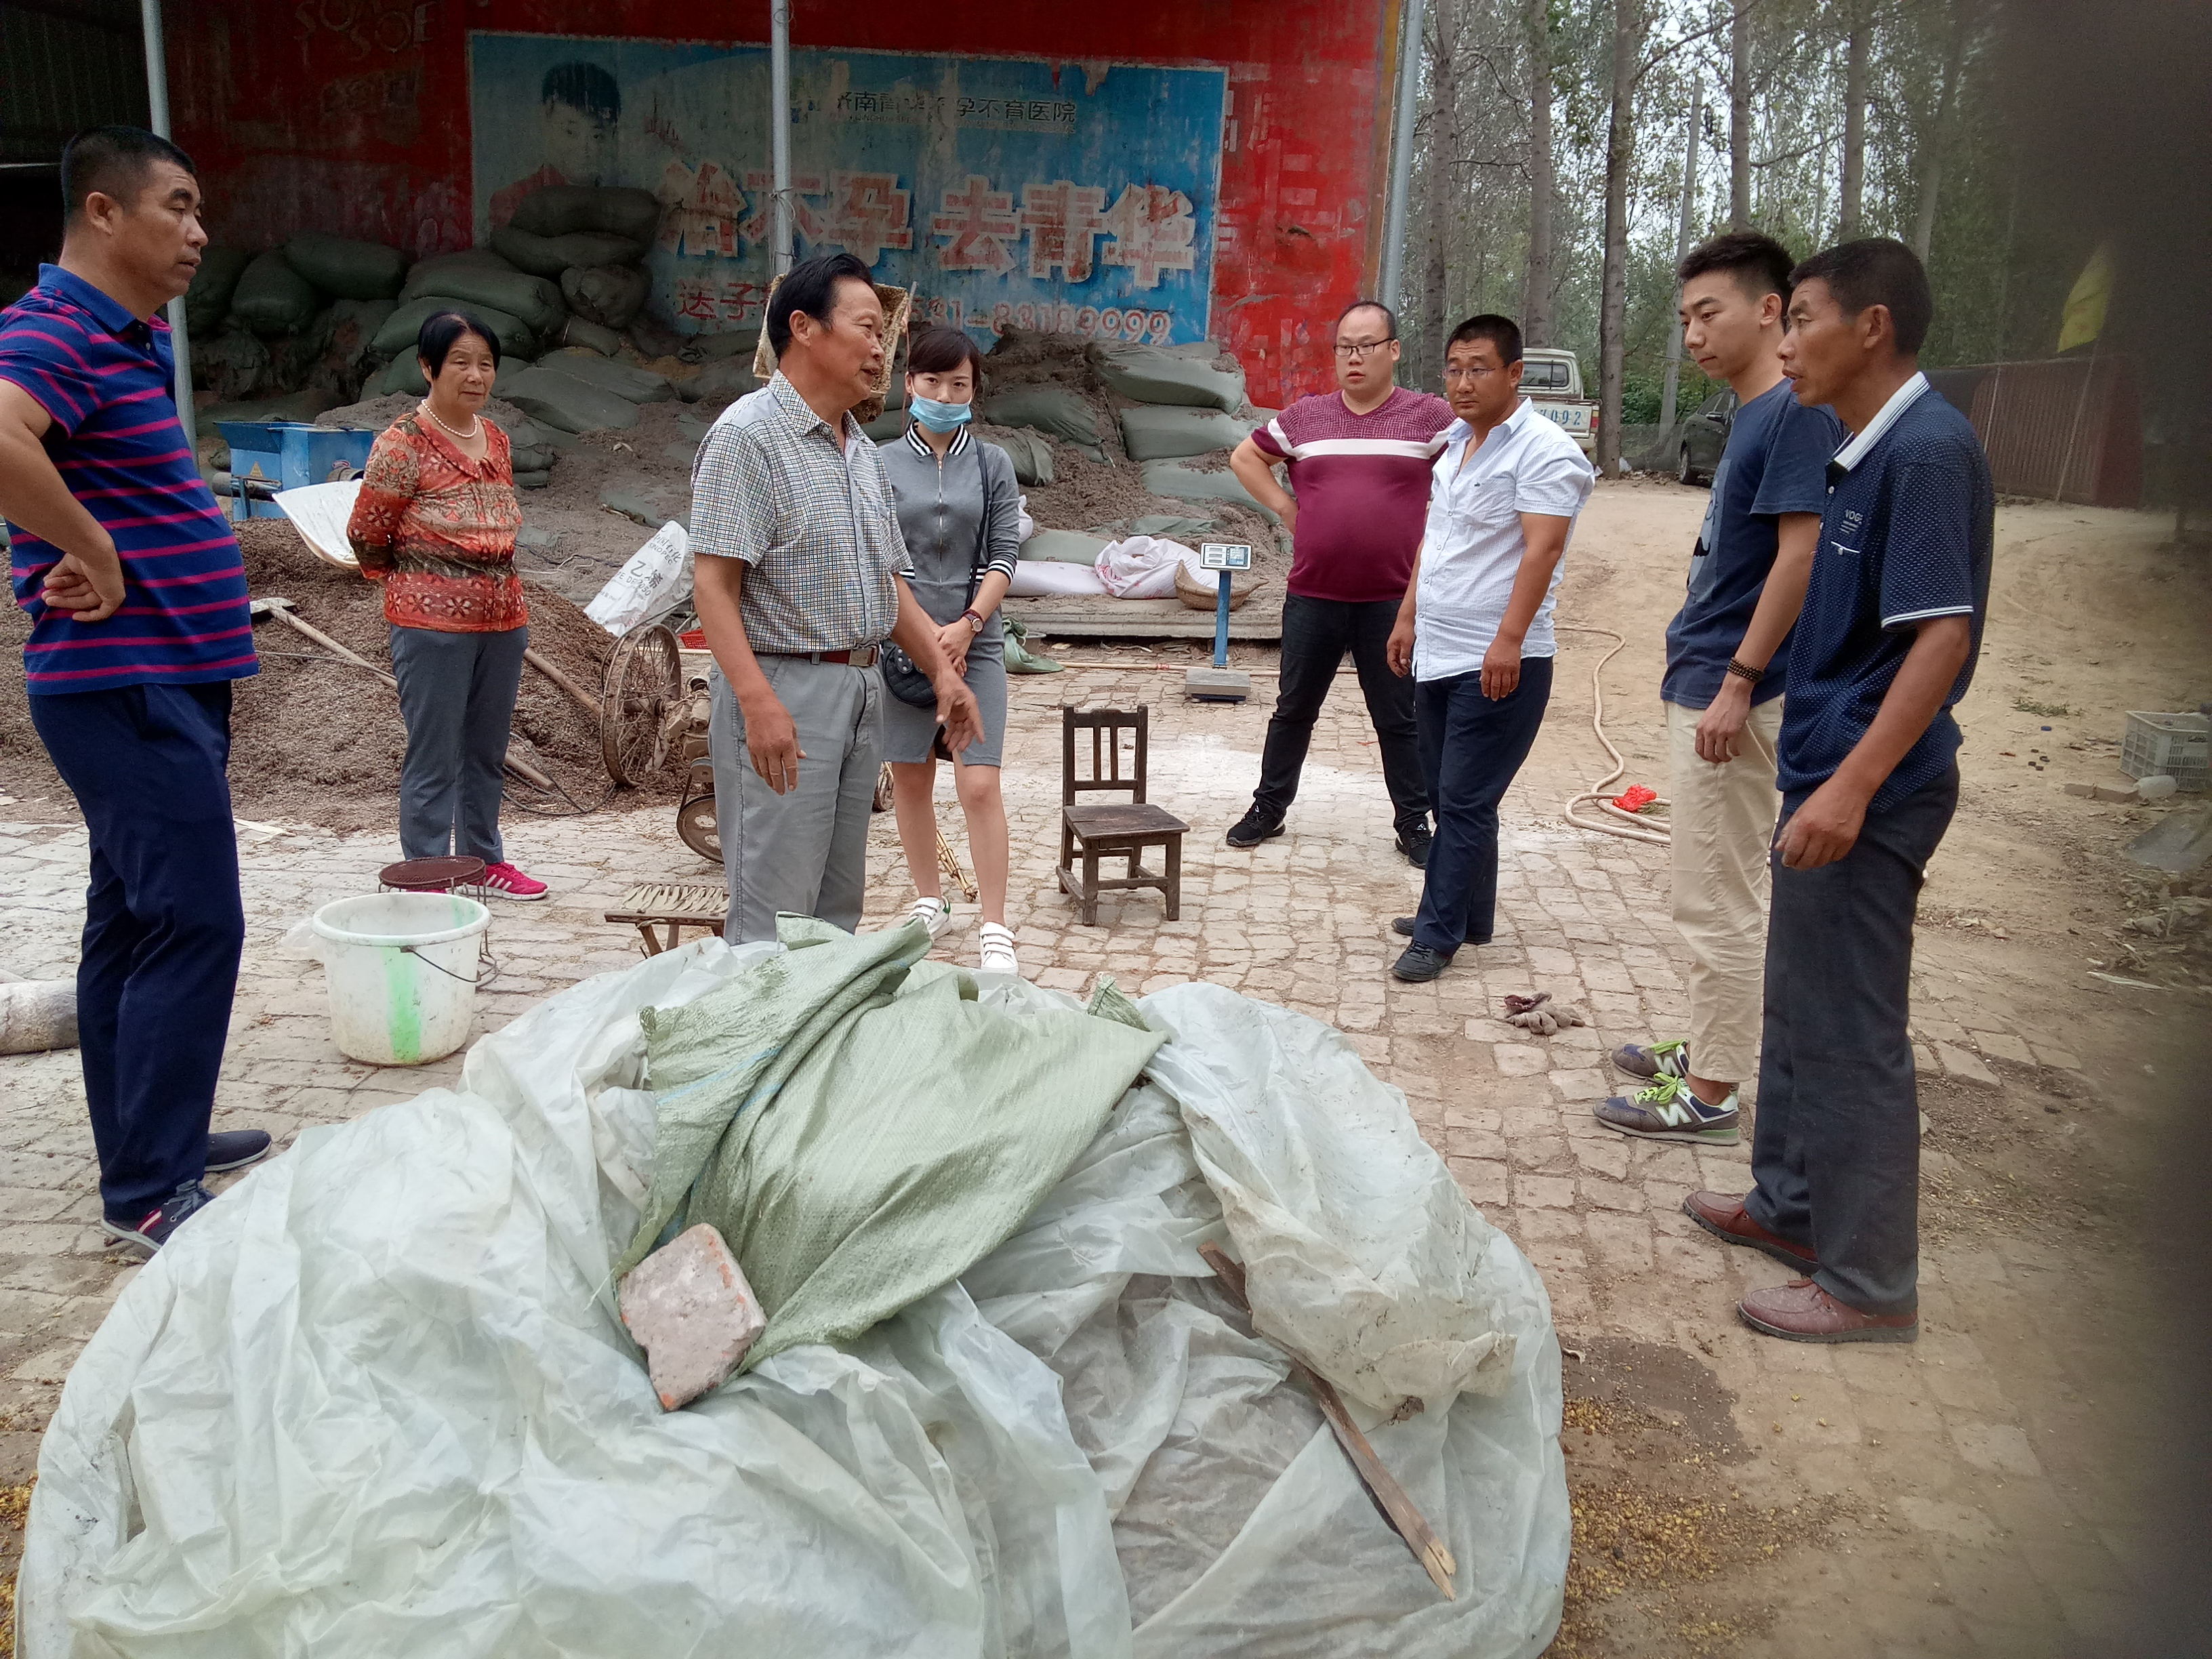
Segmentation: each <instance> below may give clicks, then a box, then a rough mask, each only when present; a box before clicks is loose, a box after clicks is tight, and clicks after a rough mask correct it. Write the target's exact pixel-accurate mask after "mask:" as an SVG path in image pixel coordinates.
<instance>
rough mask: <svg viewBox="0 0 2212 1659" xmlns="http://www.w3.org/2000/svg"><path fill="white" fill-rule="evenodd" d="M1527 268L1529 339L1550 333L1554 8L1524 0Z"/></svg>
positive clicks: (1546, 1)
mask: <svg viewBox="0 0 2212 1659" xmlns="http://www.w3.org/2000/svg"><path fill="white" fill-rule="evenodd" d="M1523 21H1524V23H1525V25H1526V27H1527V32H1528V273H1527V276H1526V277H1525V279H1524V280H1523V282H1522V292H1521V332H1522V337H1524V338H1525V339H1526V340H1527V341H1528V343H1529V344H1531V345H1555V344H1557V343H1558V342H1557V341H1555V340H1554V339H1553V337H1552V332H1553V331H1552V201H1553V166H1552V10H1551V5H1550V0H1528V5H1527V9H1526V11H1525V13H1524V14H1523Z"/></svg>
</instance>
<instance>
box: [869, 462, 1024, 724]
mask: <svg viewBox="0 0 2212 1659" xmlns="http://www.w3.org/2000/svg"><path fill="white" fill-rule="evenodd" d="M882 453H883V463H884V475H885V476H886V477H889V478H890V483H891V491H892V494H893V495H894V496H895V497H896V500H897V503H898V520H899V530H900V532H901V533H902V536H903V538H904V539H905V541H906V547H907V555H908V565H907V568H905V569H903V570H902V571H901V572H900V573H899V574H902V575H903V576H904V577H905V578H906V579H907V581H908V585H909V586H911V587H912V588H913V589H914V596H915V599H917V600H918V601H920V602H921V608H922V609H923V610H924V611H927V612H928V613H929V614H930V615H931V617H934V618H935V619H936V620H937V621H938V622H939V623H949V622H952V621H955V620H956V619H957V618H958V617H959V615H960V613H961V612H962V611H965V610H966V609H967V608H968V603H969V597H968V596H969V583H970V582H971V581H975V580H981V577H982V576H983V575H984V574H987V573H988V572H989V571H993V570H1000V571H1003V572H1005V573H1006V574H1007V575H1008V576H1012V574H1014V562H1015V561H1016V560H1017V559H1018V558H1019V557H1020V556H1021V487H1020V485H1019V484H1018V483H1016V482H1015V481H1014V464H1013V462H1012V459H1009V458H1008V456H1007V454H1006V451H1005V450H1003V449H1001V448H1000V447H998V445H996V444H987V443H984V442H981V441H979V440H978V439H976V438H975V437H974V436H972V435H970V434H969V431H968V429H967V428H965V427H963V428H961V429H960V432H959V434H958V435H957V436H956V437H955V438H954V439H953V441H952V446H951V448H950V449H948V450H947V451H946V452H945V459H943V460H942V461H940V460H939V459H938V456H937V452H936V451H935V450H933V449H932V448H931V447H929V445H928V442H927V441H926V440H925V439H923V437H922V436H921V434H920V433H918V432H916V431H915V429H914V428H912V427H911V426H909V427H908V428H907V430H906V432H905V434H904V435H902V436H901V437H898V438H895V439H893V440H892V441H890V443H887V444H885V445H884V446H883V447H882ZM986 477H987V478H988V480H989V495H990V523H989V525H988V526H986V525H985V524H984V522H983V517H984V509H983V503H984V495H985V479H986ZM967 680H968V689H969V690H970V691H972V692H974V693H975V703H976V707H977V708H978V709H979V710H980V711H981V714H982V716H983V737H982V740H981V742H980V743H975V744H969V747H968V748H967V749H966V750H963V751H962V753H961V756H960V758H961V760H962V761H963V763H966V764H968V765H969V766H996V765H998V764H999V762H1000V755H1001V753H1002V752H1003V750H1004V749H1005V745H1006V635H1005V632H1004V630H1003V629H1001V628H1000V621H999V615H998V612H996V611H993V612H992V613H991V617H990V620H989V621H987V622H986V623H984V624H983V631H982V632H981V633H980V634H978V635H976V636H975V643H974V644H973V645H971V646H969V647H968V673H967ZM936 738H937V715H936V713H935V711H934V710H932V709H927V708H915V707H913V706H912V705H911V704H908V703H903V702H900V701H899V700H898V699H897V698H896V697H894V696H888V695H886V696H885V697H884V759H885V760H887V761H893V762H916V761H926V760H927V759H928V758H929V757H930V753H931V745H932V744H933V743H934V742H935V740H936Z"/></svg>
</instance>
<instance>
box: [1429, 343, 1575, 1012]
mask: <svg viewBox="0 0 2212 1659" xmlns="http://www.w3.org/2000/svg"><path fill="white" fill-rule="evenodd" d="M1444 395H1445V397H1446V398H1449V400H1450V402H1451V406H1452V412H1453V413H1454V414H1455V415H1456V416H1459V418H1458V420H1457V421H1455V422H1454V423H1453V424H1452V425H1451V427H1450V428H1449V429H1448V430H1447V431H1446V432H1445V434H1444V440H1445V447H1444V453H1443V454H1442V455H1440V456H1438V457H1437V464H1436V471H1435V483H1434V485H1433V486H1432V488H1431V490H1430V494H1429V518H1428V526H1427V529H1426V531H1425V532H1424V535H1423V538H1422V542H1421V552H1420V561H1419V568H1418V569H1417V570H1416V572H1415V574H1414V578H1413V584H1412V586H1409V587H1407V590H1406V598H1405V602H1404V603H1403V604H1402V605H1401V606H1400V607H1399V611H1398V625H1397V627H1396V628H1395V629H1393V630H1392V631H1391V635H1390V643H1389V659H1390V666H1391V668H1392V670H1393V671H1395V672H1397V673H1400V674H1405V673H1411V674H1412V675H1413V678H1414V680H1415V682H1416V684H1415V688H1414V693H1413V698H1414V702H1413V713H1414V720H1415V722H1416V725H1417V726H1418V728H1419V741H1420V751H1421V769H1422V772H1423V774H1424V776H1425V781H1426V783H1427V786H1428V791H1429V800H1430V802H1431V805H1433V807H1434V808H1435V811H1436V814H1437V829H1436V841H1435V842H1434V844H1433V845H1432V846H1431V848H1430V850H1429V862H1428V867H1427V870H1426V872H1425V880H1424V882H1423V884H1422V889H1421V908H1420V911H1419V914H1418V915H1411V916H1401V917H1400V918H1399V919H1398V920H1397V921H1395V922H1394V923H1392V924H1391V925H1392V927H1394V928H1395V930H1396V931H1397V932H1398V933H1401V934H1403V935H1406V936H1407V937H1408V938H1409V939H1411V940H1412V943H1410V944H1409V945H1407V947H1406V950H1405V953H1404V954H1403V955H1401V957H1399V958H1398V960H1397V962H1396V963H1394V964H1393V965H1392V967H1391V969H1390V971H1391V973H1392V974H1393V975H1395V976H1396V977H1397V978H1399V979H1401V980H1405V981H1408V982H1409V983H1415V984H1418V983H1420V982H1422V981H1426V980H1432V979H1434V978H1436V976H1437V975H1439V974H1441V973H1443V970H1444V969H1446V968H1447V967H1449V965H1450V964H1451V959H1452V956H1453V953H1454V952H1455V951H1457V950H1458V949H1459V947H1460V945H1462V943H1465V944H1474V945H1487V944H1489V943H1490V936H1491V929H1492V925H1493V922H1494V920H1495V915H1496V911H1497V906H1498V801H1499V800H1500V799H1503V797H1504V793H1505V787H1506V786H1507V785H1508V784H1510V783H1511V782H1512V781H1513V777H1514V775H1515V774H1516V772H1518V771H1519V770H1520V769H1521V763H1522V761H1524V760H1526V759H1528V750H1529V749H1530V747H1531V746H1532V745H1533V744H1534V743H1535V741H1536V728H1537V727H1538V726H1541V725H1542V724H1543V721H1544V706H1545V704H1546V703H1547V702H1550V700H1551V696H1552V657H1553V653H1554V652H1555V651H1556V650H1557V648H1558V647H1557V646H1556V645H1555V644H1554V643H1553V634H1552V605H1553V590H1554V589H1555V588H1556V587H1557V586H1559V561H1560V559H1561V558H1562V557H1563V556H1565V553H1566V550H1567V538H1568V535H1569V534H1570V532H1572V530H1573V529H1574V524H1575V519H1576V516H1577V514H1578V513H1581V511H1582V509H1583V502H1584V501H1588V500H1589V493H1590V486H1591V484H1592V483H1593V481H1594V479H1595V474H1594V473H1593V472H1592V471H1591V469H1590V464H1589V461H1587V460H1586V459H1583V453H1582V451H1581V450H1579V449H1577V447H1575V441H1574V440H1573V439H1571V438H1570V437H1569V436H1567V435H1566V434H1565V432H1564V431H1562V430H1561V429H1560V428H1559V427H1558V426H1556V425H1554V424H1553V422H1550V421H1547V420H1546V419H1545V418H1544V417H1543V416H1541V415H1540V414H1538V413H1537V412H1536V411H1535V410H1534V409H1533V408H1531V407H1530V406H1529V404H1528V399H1527V398H1523V397H1522V395H1521V330H1520V328H1519V327H1518V326H1517V325H1516V324H1515V323H1513V321H1512V320H1511V319H1509V318H1504V317H1498V316H1487V315H1486V316H1480V317H1470V318H1468V319H1467V321H1465V322H1463V323H1462V324H1461V325H1459V326H1458V327H1457V328H1456V329H1455V330H1453V331H1452V337H1451V339H1450V340H1449V343H1447V344H1446V346H1445V349H1444Z"/></svg>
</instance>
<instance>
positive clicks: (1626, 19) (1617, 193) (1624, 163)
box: [1597, 0, 1644, 478]
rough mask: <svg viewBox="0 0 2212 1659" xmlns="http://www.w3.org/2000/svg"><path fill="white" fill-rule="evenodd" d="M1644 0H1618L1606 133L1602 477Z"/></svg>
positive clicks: (1610, 442) (1616, 386) (1623, 317)
mask: <svg viewBox="0 0 2212 1659" xmlns="http://www.w3.org/2000/svg"><path fill="white" fill-rule="evenodd" d="M1643 46H1644V15H1643V9H1642V6H1641V4H1640V0H1613V111H1612V116H1611V118H1610V119H1609V120H1608V121H1607V123H1606V136H1605V270H1604V276H1603V278H1602V280H1601V284H1600V287H1599V294H1598V321H1597V364H1598V367H1597V383H1598V428H1597V470H1598V476H1599V477H1604V478H1617V477H1620V404H1621V392H1622V381H1623V379H1624V378H1625V370H1626V340H1625V339H1624V335H1625V333H1626V326H1627V318H1628V170H1629V167H1630V165H1631V163H1632V161H1633V160H1634V153H1635V148H1636V127H1635V124H1634V121H1633V116H1634V113H1635V111H1634V100H1635V96H1636V60H1637V58H1638V55H1639V54H1640V53H1641V52H1642V50H1643Z"/></svg>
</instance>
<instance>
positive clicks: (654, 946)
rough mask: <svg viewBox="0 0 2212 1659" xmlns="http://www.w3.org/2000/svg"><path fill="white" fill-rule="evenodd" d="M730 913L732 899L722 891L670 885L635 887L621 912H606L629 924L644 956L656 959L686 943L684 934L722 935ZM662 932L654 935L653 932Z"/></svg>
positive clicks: (714, 888) (659, 883)
mask: <svg viewBox="0 0 2212 1659" xmlns="http://www.w3.org/2000/svg"><path fill="white" fill-rule="evenodd" d="M729 912H730V896H729V894H728V893H727V892H726V891H725V890H723V889H721V888H720V887H680V886H676V885H673V884H670V883H667V882H647V884H645V885H644V886H642V887H633V888H631V889H630V890H629V893H628V894H627V895H626V896H624V897H623V902H622V907H621V908H619V909H615V910H610V911H608V912H607V920H608V921H623V922H628V923H629V925H630V926H631V927H635V928H636V929H637V932H638V937H639V938H641V939H643V940H644V941H645V953H646V955H647V956H649V957H657V956H659V954H660V953H661V952H662V951H673V950H674V949H675V948H676V947H677V946H678V945H681V944H683V943H684V929H685V928H686V927H694V928H696V929H698V930H699V931H700V932H701V933H720V932H721V931H722V923H723V921H725V920H726V918H727V917H728V915H729ZM655 928H659V930H660V931H659V933H655V932H654V931H653V930H654V929H655Z"/></svg>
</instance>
